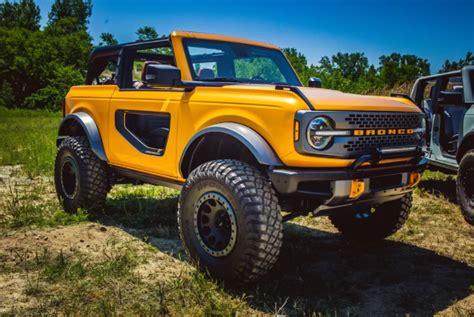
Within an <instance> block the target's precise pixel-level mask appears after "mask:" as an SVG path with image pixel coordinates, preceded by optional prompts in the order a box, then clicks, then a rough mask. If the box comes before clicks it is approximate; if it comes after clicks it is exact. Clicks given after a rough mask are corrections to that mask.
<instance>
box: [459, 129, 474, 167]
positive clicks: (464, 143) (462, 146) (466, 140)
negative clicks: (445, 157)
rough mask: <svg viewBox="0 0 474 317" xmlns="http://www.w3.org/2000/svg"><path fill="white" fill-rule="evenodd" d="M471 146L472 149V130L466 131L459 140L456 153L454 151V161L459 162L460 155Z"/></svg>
mask: <svg viewBox="0 0 474 317" xmlns="http://www.w3.org/2000/svg"><path fill="white" fill-rule="evenodd" d="M471 148H473V149H474V130H473V131H470V132H468V133H467V134H466V135H465V136H464V137H463V138H462V140H461V141H460V142H459V145H458V153H456V161H457V162H458V163H461V160H462V157H463V156H464V154H465V153H466V152H467V151H469V150H470V149H471Z"/></svg>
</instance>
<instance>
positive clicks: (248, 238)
mask: <svg viewBox="0 0 474 317" xmlns="http://www.w3.org/2000/svg"><path fill="white" fill-rule="evenodd" d="M178 225H179V231H180V235H181V239H182V240H183V242H184V245H185V246H186V249H187V252H188V254H189V255H190V257H191V258H192V259H193V261H195V262H196V263H197V264H198V265H199V267H200V268H201V269H202V270H204V271H206V272H208V273H209V274H210V275H211V276H213V277H215V278H218V279H222V280H227V281H233V282H238V283H245V282H250V281H253V280H256V279H257V278H259V277H261V276H262V275H264V274H265V273H267V272H268V271H269V270H270V269H271V268H272V266H273V264H274V263H275V262H276V260H277V258H278V255H279V253H280V247H281V244H282V238H283V232H282V228H283V226H282V218H281V213H280V207H279V205H278V201H277V198H276V196H275V192H274V191H273V188H272V186H271V184H270V182H269V181H268V180H267V179H266V178H265V177H264V176H263V175H262V174H261V173H260V172H259V171H258V170H257V169H255V168H254V167H252V166H250V165H247V164H245V163H242V162H239V161H234V160H217V161H211V162H207V163H204V164H202V165H200V166H199V167H197V168H196V169H195V170H193V171H192V172H191V174H190V175H189V177H188V179H187V180H186V183H185V184H184V186H183V189H182V191H181V197H180V201H179V208H178Z"/></svg>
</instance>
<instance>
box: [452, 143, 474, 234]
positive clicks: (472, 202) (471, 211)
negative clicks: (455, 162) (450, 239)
mask: <svg viewBox="0 0 474 317" xmlns="http://www.w3.org/2000/svg"><path fill="white" fill-rule="evenodd" d="M456 193H457V197H458V202H459V205H460V206H461V211H462V214H463V216H464V219H466V221H467V222H468V223H469V224H471V225H474V150H470V151H468V152H467V153H466V154H465V155H464V156H463V157H462V159H461V164H459V171H458V177H457V179H456Z"/></svg>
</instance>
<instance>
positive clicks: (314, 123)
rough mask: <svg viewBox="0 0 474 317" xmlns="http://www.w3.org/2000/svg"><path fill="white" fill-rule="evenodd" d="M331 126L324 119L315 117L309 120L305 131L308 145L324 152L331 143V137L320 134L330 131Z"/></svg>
mask: <svg viewBox="0 0 474 317" xmlns="http://www.w3.org/2000/svg"><path fill="white" fill-rule="evenodd" d="M330 130H332V126H331V123H330V121H329V120H328V119H327V118H325V117H317V118H314V119H313V120H311V122H310V123H309V125H308V130H307V131H306V137H307V139H308V143H309V144H310V145H311V146H312V147H313V148H315V149H316V150H324V148H326V147H327V146H328V145H329V142H331V139H332V136H330V135H329V136H328V135H324V133H320V132H322V131H330Z"/></svg>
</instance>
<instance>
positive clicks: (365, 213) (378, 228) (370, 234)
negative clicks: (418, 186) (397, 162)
mask: <svg viewBox="0 0 474 317" xmlns="http://www.w3.org/2000/svg"><path fill="white" fill-rule="evenodd" d="M411 201H412V195H411V193H408V194H406V195H405V196H403V198H401V199H397V200H393V201H389V202H386V203H383V204H381V205H378V206H376V207H373V208H367V210H353V209H350V208H347V209H344V210H340V211H337V212H335V213H334V214H332V215H330V216H329V219H330V220H331V222H332V224H333V225H334V226H335V227H336V228H337V229H338V230H339V232H341V233H342V234H343V235H344V236H345V237H347V238H349V239H353V240H359V241H371V240H380V239H384V238H386V237H388V236H390V235H392V234H394V233H395V232H397V231H398V230H399V229H400V228H401V227H402V226H403V224H404V223H405V221H406V220H407V219H408V215H409V213H410V208H411Z"/></svg>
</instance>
